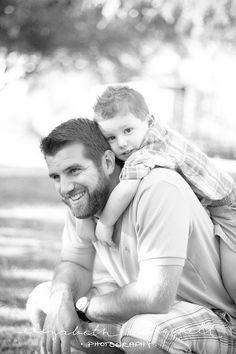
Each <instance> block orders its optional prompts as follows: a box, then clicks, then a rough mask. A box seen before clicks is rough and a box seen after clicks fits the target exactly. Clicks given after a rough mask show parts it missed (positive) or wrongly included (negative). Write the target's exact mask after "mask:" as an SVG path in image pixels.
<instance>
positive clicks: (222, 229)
mask: <svg viewBox="0 0 236 354" xmlns="http://www.w3.org/2000/svg"><path fill="white" fill-rule="evenodd" d="M208 209H209V212H210V217H211V219H212V222H213V224H214V225H215V233H216V234H217V235H218V236H219V237H221V238H222V239H223V240H224V241H225V243H226V244H227V245H228V246H229V247H230V248H231V249H232V250H233V251H234V252H236V200H233V201H231V203H229V205H222V206H208Z"/></svg>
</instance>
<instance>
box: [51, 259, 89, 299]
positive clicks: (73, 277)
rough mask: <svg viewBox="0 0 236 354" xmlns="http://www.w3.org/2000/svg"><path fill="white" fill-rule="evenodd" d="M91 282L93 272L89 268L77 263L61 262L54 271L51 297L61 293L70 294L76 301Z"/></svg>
mask: <svg viewBox="0 0 236 354" xmlns="http://www.w3.org/2000/svg"><path fill="white" fill-rule="evenodd" d="M91 282H92V274H91V272H90V271H89V270H87V269H85V268H84V267H82V266H80V265H78V264H76V263H72V262H67V261H64V262H61V263H60V264H59V265H58V266H57V268H56V270H55V273H54V277H53V281H52V287H51V297H52V298H53V297H54V296H55V295H56V294H59V293H60V294H64V295H65V296H67V295H70V296H72V298H73V301H74V302H75V301H76V300H77V299H78V298H79V297H81V296H83V295H84V294H85V293H86V292H87V291H88V289H89V288H90V286H91Z"/></svg>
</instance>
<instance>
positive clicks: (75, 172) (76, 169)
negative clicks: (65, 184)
mask: <svg viewBox="0 0 236 354" xmlns="http://www.w3.org/2000/svg"><path fill="white" fill-rule="evenodd" d="M79 172H80V170H79V169H78V168H72V169H71V170H70V173H71V174H72V175H76V174H78V173H79Z"/></svg>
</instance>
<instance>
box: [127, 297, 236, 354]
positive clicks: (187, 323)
mask: <svg viewBox="0 0 236 354" xmlns="http://www.w3.org/2000/svg"><path fill="white" fill-rule="evenodd" d="M232 330H233V327H232V325H231V324H230V323H228V322H226V321H225V320H224V319H223V318H221V317H219V316H218V315H217V314H216V313H214V312H213V311H211V310H209V309H207V308H204V307H203V306H199V305H194V304H191V303H188V302H185V301H181V302H176V303H175V304H174V305H173V307H172V309H171V311H170V312H169V313H168V314H161V315H138V316H135V317H133V318H131V319H130V320H129V321H128V322H126V323H125V324H124V325H123V327H122V329H121V343H122V345H123V349H124V350H125V352H126V353H143V354H144V353H145V354H152V353H171V354H180V353H221V354H233V353H235V350H236V336H235V335H234V334H233V333H232Z"/></svg>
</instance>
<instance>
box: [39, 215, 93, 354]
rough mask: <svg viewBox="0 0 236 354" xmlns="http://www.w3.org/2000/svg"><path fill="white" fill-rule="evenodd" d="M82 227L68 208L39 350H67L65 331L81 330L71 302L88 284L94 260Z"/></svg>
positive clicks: (46, 351)
mask: <svg viewBox="0 0 236 354" xmlns="http://www.w3.org/2000/svg"><path fill="white" fill-rule="evenodd" d="M82 226H83V225H81V224H80V223H78V222H77V221H76V220H75V218H74V217H73V216H72V214H71V212H69V211H68V214H67V218H66V223H65V228H64V233H63V247H62V261H61V263H60V264H59V265H58V266H57V268H56V270H55V273H54V277H53V281H52V287H51V296H50V300H49V306H48V308H49V311H48V313H47V317H46V319H45V322H44V327H43V334H42V336H41V347H42V351H43V353H50V352H52V353H60V352H61V353H69V352H70V339H71V335H69V333H71V332H73V330H74V329H75V328H76V327H77V328H78V331H80V329H81V327H80V321H79V318H78V315H77V313H76V310H75V303H76V301H77V299H78V298H79V297H81V296H83V295H84V294H85V293H86V292H87V291H88V289H89V288H90V286H91V282H92V268H93V261H94V249H93V247H92V246H91V244H90V243H89V242H83V240H81V239H80V237H79V235H80V234H81V232H82V230H83V227H82ZM82 233H83V232H82Z"/></svg>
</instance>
